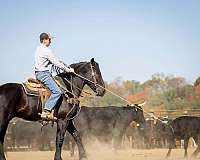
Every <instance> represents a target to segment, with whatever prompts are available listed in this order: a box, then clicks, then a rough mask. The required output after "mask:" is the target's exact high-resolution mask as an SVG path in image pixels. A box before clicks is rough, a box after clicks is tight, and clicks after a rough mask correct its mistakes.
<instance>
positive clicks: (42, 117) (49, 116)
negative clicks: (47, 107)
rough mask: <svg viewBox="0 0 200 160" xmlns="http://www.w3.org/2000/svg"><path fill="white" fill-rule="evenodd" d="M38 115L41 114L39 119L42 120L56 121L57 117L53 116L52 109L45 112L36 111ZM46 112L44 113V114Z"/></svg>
mask: <svg viewBox="0 0 200 160" xmlns="http://www.w3.org/2000/svg"><path fill="white" fill-rule="evenodd" d="M38 114H39V115H40V116H41V119H42V120H45V121H56V120H57V118H56V117H54V111H52V112H51V113H49V114H48V113H45V112H42V113H38ZM44 114H46V115H44Z"/></svg>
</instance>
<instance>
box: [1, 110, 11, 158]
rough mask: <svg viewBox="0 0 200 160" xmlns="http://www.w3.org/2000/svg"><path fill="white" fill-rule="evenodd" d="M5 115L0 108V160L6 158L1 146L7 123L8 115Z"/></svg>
mask: <svg viewBox="0 0 200 160" xmlns="http://www.w3.org/2000/svg"><path fill="white" fill-rule="evenodd" d="M6 115H7V114H5V113H4V112H3V111H2V108H0V160H6V158H5V154H4V147H3V143H4V137H5V134H6V130H7V128H8V123H9V120H8V116H6Z"/></svg>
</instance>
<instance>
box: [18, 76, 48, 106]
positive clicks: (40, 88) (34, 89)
mask: <svg viewBox="0 0 200 160" xmlns="http://www.w3.org/2000/svg"><path fill="white" fill-rule="evenodd" d="M22 84H23V87H24V90H25V92H26V94H27V95H34V96H38V97H41V102H42V106H43V105H44V103H45V102H46V101H47V99H48V98H49V97H50V95H51V91H50V90H49V89H48V88H47V87H46V86H45V85H44V84H42V82H40V81H38V80H36V79H33V78H29V79H28V80H27V82H24V83H22Z"/></svg>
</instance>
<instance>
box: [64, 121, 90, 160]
mask: <svg viewBox="0 0 200 160" xmlns="http://www.w3.org/2000/svg"><path fill="white" fill-rule="evenodd" d="M67 131H68V132H69V133H70V134H71V135H72V136H73V138H74V140H75V142H76V145H77V146H78V152H79V159H80V160H86V159H87V155H86V152H85V149H84V146H83V143H82V140H81V137H80V134H79V132H78V131H77V129H76V127H75V126H74V122H73V120H70V121H69V124H68V126H67Z"/></svg>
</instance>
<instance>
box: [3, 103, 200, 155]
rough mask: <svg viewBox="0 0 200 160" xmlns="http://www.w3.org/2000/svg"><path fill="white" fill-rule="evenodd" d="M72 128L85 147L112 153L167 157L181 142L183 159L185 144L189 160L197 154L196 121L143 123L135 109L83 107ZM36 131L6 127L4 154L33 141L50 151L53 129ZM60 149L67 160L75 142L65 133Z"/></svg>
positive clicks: (199, 134) (22, 125) (199, 127)
mask: <svg viewBox="0 0 200 160" xmlns="http://www.w3.org/2000/svg"><path fill="white" fill-rule="evenodd" d="M74 124H75V126H77V128H78V129H79V132H80V134H81V136H82V139H83V142H84V143H85V144H88V143H92V142H93V141H94V140H97V141H100V142H101V143H105V144H109V145H112V147H113V150H114V151H116V152H117V151H118V150H119V149H123V148H124V147H131V148H137V149H138V148H139V149H152V148H169V150H168V153H167V154H166V156H167V157H169V156H170V154H171V150H172V149H173V148H175V147H178V146H179V142H181V144H183V148H184V150H185V153H184V156H185V157H186V156H187V148H188V144H189V140H190V142H192V144H191V145H195V147H196V150H195V151H194V153H193V154H192V156H193V157H195V156H197V154H198V152H199V151H200V145H199V144H200V117H194V116H181V117H178V118H176V119H169V118H167V117H159V118H158V119H153V118H152V117H148V118H146V119H145V117H144V113H143V110H142V108H141V107H139V106H134V107H132V106H123V107H116V106H108V107H85V106H84V107H82V109H81V111H80V113H79V115H78V116H77V117H76V118H75V120H74ZM31 128H34V129H31ZM40 129H41V127H40V125H39V124H37V125H36V124H35V123H30V122H24V121H18V122H15V123H13V124H12V125H10V127H9V131H8V134H7V138H6V144H7V145H6V147H7V150H15V149H19V148H20V147H21V146H26V148H29V149H30V148H33V147H34V144H36V142H33V141H36V137H37V140H38V141H39V144H40V145H39V149H44V148H46V149H47V150H52V149H53V146H54V144H51V142H53V141H54V135H55V130H54V128H51V127H50V126H47V127H44V128H43V130H42V131H40ZM18 132H20V134H18ZM21 133H22V134H21ZM34 135H35V138H34V137H33V136H34ZM38 135H40V136H38ZM91 140H92V141H91ZM182 142H184V143H182ZM21 148H22V147H21ZM64 148H65V149H69V150H70V152H71V156H73V155H74V153H75V151H76V145H75V142H74V141H73V138H72V137H71V135H70V134H68V133H67V134H66V140H65V146H64Z"/></svg>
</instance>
